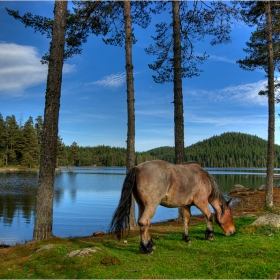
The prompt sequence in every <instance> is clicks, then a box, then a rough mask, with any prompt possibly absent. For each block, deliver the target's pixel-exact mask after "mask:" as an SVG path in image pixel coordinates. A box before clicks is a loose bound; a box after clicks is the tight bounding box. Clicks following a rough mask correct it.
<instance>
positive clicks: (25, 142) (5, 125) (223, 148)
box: [0, 114, 280, 168]
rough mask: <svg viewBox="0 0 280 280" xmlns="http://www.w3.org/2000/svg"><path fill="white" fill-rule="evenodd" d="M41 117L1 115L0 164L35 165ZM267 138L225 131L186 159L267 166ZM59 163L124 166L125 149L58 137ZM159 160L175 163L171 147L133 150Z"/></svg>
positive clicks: (278, 150) (278, 153) (140, 157)
mask: <svg viewBox="0 0 280 280" xmlns="http://www.w3.org/2000/svg"><path fill="white" fill-rule="evenodd" d="M42 130H43V120H42V117H41V116H39V117H38V118H36V120H35V122H34V121H33V119H32V117H29V119H28V120H27V121H26V122H25V123H23V122H22V120H20V121H16V119H15V116H14V115H12V116H7V117H6V119H5V120H4V119H3V117H2V115H1V114H0V167H1V166H7V165H20V166H22V167H28V168H30V167H38V166H39V162H40V145H41V138H42ZM266 151H267V141H266V140H263V139H261V138H259V137H257V136H252V135H249V134H244V133H236V132H231V133H224V134H222V135H220V136H213V137H211V138H209V139H207V140H204V141H200V142H198V143H196V144H194V145H191V146H189V147H186V148H185V161H197V162H199V163H200V164H201V165H202V166H203V167H266ZM57 154H58V155H57V165H58V166H73V165H75V166H92V165H97V166H100V165H102V166H126V149H125V148H118V147H109V146H97V147H80V146H78V144H77V143H76V142H73V143H72V145H71V146H65V145H64V144H63V142H62V139H61V138H58V140H57ZM153 159H162V160H166V161H169V162H171V163H174V162H175V154H174V147H160V148H156V149H152V150H149V151H146V152H137V153H136V162H135V164H136V165H137V164H139V163H141V162H144V161H148V160H153ZM275 167H280V146H278V145H275Z"/></svg>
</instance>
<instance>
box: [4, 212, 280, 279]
mask: <svg viewBox="0 0 280 280" xmlns="http://www.w3.org/2000/svg"><path fill="white" fill-rule="evenodd" d="M253 221H254V219H253V218H245V217H243V218H238V219H236V220H235V224H236V228H237V233H236V234H235V235H234V236H231V237H226V236H225V235H223V233H222V231H221V230H220V229H219V228H218V226H217V225H215V240H214V241H213V242H209V241H207V240H205V239H204V231H205V224H204V223H203V224H198V225H196V226H193V227H191V228H190V231H189V233H190V237H191V242H190V243H185V242H184V241H182V240H181V230H180V229H179V228H178V227H176V228H174V229H173V228H171V227H168V228H166V230H162V228H158V227H157V226H153V227H152V228H151V233H152V236H153V239H154V241H155V243H156V250H155V251H154V253H153V254H152V255H143V254H140V253H139V237H138V235H135V234H134V236H132V237H128V238H127V239H126V240H127V241H128V243H127V244H124V243H123V240H122V241H120V242H118V241H117V240H116V239H115V238H107V237H106V238H104V239H102V240H99V241H95V240H96V239H94V238H93V237H92V238H80V239H52V240H48V241H44V242H37V243H35V242H34V243H27V244H25V245H20V246H16V247H12V248H8V249H0V277H1V278H10V279H11V278H22V279H23V278H25V279H27V278H68V279H73V278H99V279H104V278H107V279H110V278H119V279H120V278H130V279H141V278H149V279H155V278H161V279H165V278H166V279H167V278H177V279H178V278H207V279H210V278H212V279H213V278H214V279H218V278H224V279H233V278H239V279H244V278H247V279H248V278H250V279H268V278H270V279H271V278H274V279H275V278H276V277H277V276H278V275H279V272H280V261H279V255H280V231H279V230H278V229H275V228H272V227H253V226H251V223H252V222H253ZM50 243H52V244H54V247H53V248H52V249H50V250H42V251H40V252H36V251H37V250H38V249H39V248H41V247H42V246H44V245H46V244H50ZM96 246H97V247H99V248H100V249H101V250H100V251H99V250H97V252H96V253H92V254H91V255H89V256H85V257H79V256H74V257H72V258H69V257H66V255H67V254H68V253H69V252H71V251H74V250H77V249H82V248H88V247H92V248H93V247H96ZM111 257H116V258H117V259H118V260H119V261H120V265H117V264H116V265H104V264H102V263H101V261H102V260H103V259H105V258H111Z"/></svg>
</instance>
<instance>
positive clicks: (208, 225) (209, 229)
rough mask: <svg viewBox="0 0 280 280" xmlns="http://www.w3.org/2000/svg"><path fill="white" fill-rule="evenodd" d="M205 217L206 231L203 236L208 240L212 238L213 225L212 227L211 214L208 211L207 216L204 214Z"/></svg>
mask: <svg viewBox="0 0 280 280" xmlns="http://www.w3.org/2000/svg"><path fill="white" fill-rule="evenodd" d="M205 219H206V231H205V238H206V239H208V240H209V241H213V240H214V227H213V215H212V213H210V215H209V216H205Z"/></svg>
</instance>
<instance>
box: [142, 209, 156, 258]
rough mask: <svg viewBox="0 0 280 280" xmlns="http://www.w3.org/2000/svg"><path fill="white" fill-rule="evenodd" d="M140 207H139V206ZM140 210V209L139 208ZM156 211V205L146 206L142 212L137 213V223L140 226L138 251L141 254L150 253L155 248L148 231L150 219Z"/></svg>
mask: <svg viewBox="0 0 280 280" xmlns="http://www.w3.org/2000/svg"><path fill="white" fill-rule="evenodd" d="M139 208H140V207H139ZM139 210H140V209H139ZM155 211H156V207H151V206H149V207H146V208H145V210H144V211H141V212H142V213H143V214H142V215H141V217H140V215H139V219H138V224H139V226H140V252H141V253H143V254H151V253H152V252H153V250H154V249H155V244H154V242H153V240H152V238H151V235H150V233H149V226H150V222H151V219H152V218H153V216H154V214H155Z"/></svg>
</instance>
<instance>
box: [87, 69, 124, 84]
mask: <svg viewBox="0 0 280 280" xmlns="http://www.w3.org/2000/svg"><path fill="white" fill-rule="evenodd" d="M125 78H126V73H125V72H122V73H117V74H111V75H108V76H105V77H103V78H102V79H100V80H97V81H94V82H91V83H88V84H87V85H97V86H104V87H110V88H118V87H120V86H122V85H123V84H124V82H125Z"/></svg>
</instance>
